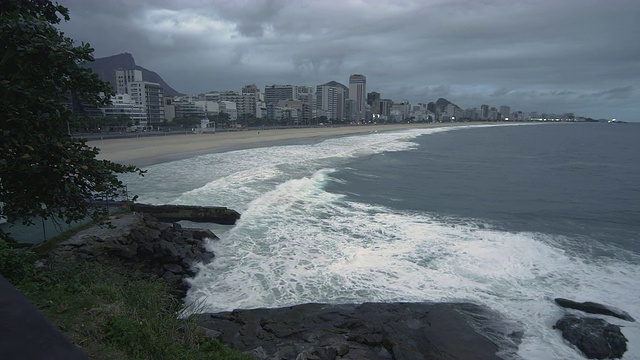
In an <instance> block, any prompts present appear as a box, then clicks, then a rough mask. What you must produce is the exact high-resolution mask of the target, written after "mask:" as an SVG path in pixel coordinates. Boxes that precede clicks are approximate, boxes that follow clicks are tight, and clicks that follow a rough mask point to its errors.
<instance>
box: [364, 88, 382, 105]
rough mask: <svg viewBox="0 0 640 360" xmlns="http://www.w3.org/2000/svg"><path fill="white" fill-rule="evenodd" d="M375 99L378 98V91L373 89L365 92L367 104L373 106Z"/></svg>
mask: <svg viewBox="0 0 640 360" xmlns="http://www.w3.org/2000/svg"><path fill="white" fill-rule="evenodd" d="M376 100H380V93H379V92H375V91H374V92H370V93H368V94H367V105H369V106H373V102H374V101H376Z"/></svg>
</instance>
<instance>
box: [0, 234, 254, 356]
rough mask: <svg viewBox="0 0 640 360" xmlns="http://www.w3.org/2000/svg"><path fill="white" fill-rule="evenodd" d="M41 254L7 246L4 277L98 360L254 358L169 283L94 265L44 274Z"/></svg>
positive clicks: (49, 268) (56, 266) (1, 243)
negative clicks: (205, 324)
mask: <svg viewBox="0 0 640 360" xmlns="http://www.w3.org/2000/svg"><path fill="white" fill-rule="evenodd" d="M35 260H36V255H35V254H34V253H30V252H20V251H16V250H14V249H12V247H11V246H10V244H9V243H7V242H6V241H5V240H0V274H2V275H3V276H4V277H6V278H7V279H8V280H9V281H10V282H11V283H12V284H14V286H16V287H17V288H18V289H19V290H20V291H21V292H22V293H23V294H24V295H25V296H26V297H27V298H28V299H29V301H31V302H32V303H33V304H34V305H35V306H36V307H37V308H38V309H39V310H40V311H41V312H42V313H43V314H44V315H45V317H46V318H47V319H48V320H49V321H51V323H52V324H54V326H56V327H57V328H58V329H60V330H61V331H62V332H63V333H64V334H65V336H66V337H67V338H68V339H69V340H71V341H72V342H73V343H74V344H76V345H77V346H78V347H79V348H80V349H81V350H82V351H83V352H84V353H85V354H87V355H88V356H89V357H90V358H92V359H250V357H248V356H245V355H243V354H241V353H239V352H236V351H233V350H231V349H229V348H227V347H225V346H224V345H222V344H221V343H220V342H219V341H217V340H211V339H206V338H205V337H204V332H203V330H202V329H201V328H200V327H198V326H197V325H196V324H195V323H194V322H192V321H189V320H179V319H177V315H178V314H179V312H180V311H181V310H182V308H181V305H180V302H179V301H178V300H177V299H176V298H175V297H173V296H172V295H170V289H169V288H168V287H167V285H166V283H165V282H164V281H162V280H157V281H149V279H148V277H145V276H144V275H141V274H126V275H125V274H122V272H121V271H117V269H112V268H108V267H107V266H104V265H101V264H98V263H95V262H86V261H79V260H75V261H69V260H65V261H64V262H63V261H56V260H55V259H50V260H49V261H48V263H47V265H46V266H44V267H41V268H39V269H36V267H35V266H34V261H35Z"/></svg>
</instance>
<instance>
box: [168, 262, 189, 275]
mask: <svg viewBox="0 0 640 360" xmlns="http://www.w3.org/2000/svg"><path fill="white" fill-rule="evenodd" d="M163 266H164V269H165V270H167V271H171V272H172V273H174V274H176V275H180V274H183V273H184V269H183V268H182V266H180V265H178V264H164V265H163Z"/></svg>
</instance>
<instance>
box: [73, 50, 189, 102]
mask: <svg viewBox="0 0 640 360" xmlns="http://www.w3.org/2000/svg"><path fill="white" fill-rule="evenodd" d="M85 66H86V67H88V68H90V69H91V70H93V72H94V73H96V74H98V76H100V79H102V81H108V82H109V83H110V84H111V87H112V88H113V89H114V90H115V85H114V84H115V83H116V76H115V73H114V70H115V69H120V68H122V69H137V70H142V80H144V81H149V82H154V83H158V84H160V86H162V87H163V88H164V95H165V96H180V95H184V94H182V93H180V92H178V91H176V90H175V89H174V88H172V87H171V86H169V84H167V83H166V82H165V81H164V80H162V77H160V75H158V74H157V73H156V72H155V71H151V70H148V69H145V68H143V67H142V66H140V65H136V61H135V59H134V58H133V55H131V54H129V53H122V54H118V55H113V56H107V57H103V58H98V59H95V60H94V61H93V62H92V63H88V64H85Z"/></svg>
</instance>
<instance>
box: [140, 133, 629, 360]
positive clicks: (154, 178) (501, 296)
mask: <svg viewBox="0 0 640 360" xmlns="http://www.w3.org/2000/svg"><path fill="white" fill-rule="evenodd" d="M459 129H460V128H441V129H428V130H411V131H403V132H393V133H379V134H371V135H359V136H351V137H342V138H335V139H330V140H326V141H323V142H320V143H318V144H313V145H295V146H281V147H271V148H263V149H249V150H242V151H233V152H228V153H221V154H210V155H204V156H199V157H196V158H192V159H187V160H182V161H179V162H174V163H169V164H161V165H157V166H153V167H150V168H149V173H148V174H147V176H146V178H145V180H144V182H140V183H135V182H134V183H133V184H132V183H129V184H130V189H132V190H134V192H137V193H139V194H140V195H141V200H142V201H149V200H151V201H153V202H159V203H170V202H173V203H185V204H195V205H225V206H230V207H232V208H235V209H237V210H239V211H240V212H241V213H242V219H241V220H240V221H239V222H238V224H237V225H236V226H235V227H233V228H231V229H230V230H229V231H227V232H225V233H220V234H218V235H219V236H221V240H220V241H218V242H212V243H210V244H209V246H210V247H211V249H212V250H213V251H214V252H215V254H216V257H215V259H214V260H213V261H212V262H211V263H208V264H202V265H201V270H200V272H199V273H198V275H197V276H196V277H195V278H194V279H192V281H191V282H192V287H191V290H190V291H189V293H188V295H187V300H188V301H191V302H194V303H198V304H200V306H203V309H202V310H203V311H223V310H232V309H236V308H255V307H280V306H287V305H293V304H299V303H305V302H330V303H345V302H363V301H471V302H475V303H479V304H484V305H487V306H489V307H490V308H492V309H493V310H496V311H499V312H501V313H502V314H504V315H506V316H508V317H509V318H511V319H513V320H515V321H518V322H519V323H521V324H522V326H523V327H524V330H525V332H524V338H523V342H522V344H520V349H519V355H520V356H522V357H523V358H524V359H581V358H582V357H581V356H580V355H579V354H578V352H576V351H575V350H574V349H573V348H571V347H569V346H567V345H566V344H565V343H564V342H563V340H562V339H561V336H560V335H559V333H557V332H556V331H555V330H553V329H552V325H553V323H554V322H555V321H556V320H557V319H559V318H560V317H561V316H562V314H563V312H564V310H562V309H560V308H559V307H557V306H556V305H554V303H553V298H554V297H566V298H572V299H576V300H579V301H587V300H589V301H603V302H607V303H608V304H610V305H613V306H616V307H619V308H622V309H624V310H626V311H627V312H629V313H630V314H631V315H632V316H634V317H636V318H639V317H640V300H639V298H640V296H638V295H640V294H639V290H638V289H640V267H639V266H638V265H637V264H638V263H640V259H638V257H637V255H633V254H631V255H629V256H626V257H624V258H621V259H619V260H611V259H598V258H586V257H581V256H586V255H584V254H583V255H580V254H579V253H576V252H572V251H569V250H566V249H567V248H566V247H563V246H562V245H563V244H566V243H567V242H574V241H577V240H576V239H565V238H560V237H558V236H552V235H547V234H541V233H510V232H504V231H499V230H497V229H493V228H492V227H491V225H490V224H482V223H479V222H477V221H476V220H473V219H456V218H447V217H442V216H439V215H437V214H425V213H414V212H408V211H398V210H393V209H389V208H384V207H379V206H372V205H370V204H364V203H358V202H353V201H348V200H347V198H346V197H344V196H342V195H338V194H333V193H330V192H328V191H326V190H325V188H326V186H327V184H328V183H329V182H331V181H337V180H336V179H333V178H332V177H331V174H332V172H333V170H332V168H339V167H341V166H344V165H348V162H349V161H351V160H353V159H354V158H357V157H361V156H367V155H370V154H377V153H382V152H386V151H405V150H410V149H412V148H413V147H415V146H416V144H414V143H412V142H411V139H413V138H414V137H416V136H419V135H422V134H428V133H433V132H439V131H451V130H459ZM150 184H151V185H150ZM607 320H608V321H610V322H612V323H616V324H620V325H624V326H625V327H624V328H623V332H624V333H625V335H626V336H627V337H628V338H629V351H628V353H627V356H625V358H626V359H635V358H640V349H639V348H638V344H639V343H640V328H639V327H638V325H637V324H636V323H626V322H624V321H618V320H616V319H611V318H607Z"/></svg>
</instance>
